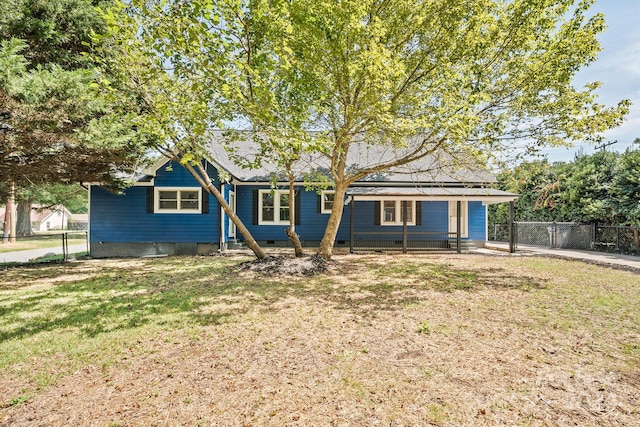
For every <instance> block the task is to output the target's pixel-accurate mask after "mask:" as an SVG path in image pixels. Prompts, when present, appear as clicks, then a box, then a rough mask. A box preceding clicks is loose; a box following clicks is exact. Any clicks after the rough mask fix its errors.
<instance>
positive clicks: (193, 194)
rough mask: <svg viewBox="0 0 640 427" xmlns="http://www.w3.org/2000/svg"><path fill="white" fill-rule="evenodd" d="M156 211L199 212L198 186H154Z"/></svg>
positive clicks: (199, 196) (199, 195)
mask: <svg viewBox="0 0 640 427" xmlns="http://www.w3.org/2000/svg"><path fill="white" fill-rule="evenodd" d="M155 190H156V197H155V199H156V205H155V212H156V213H200V206H201V193H202V191H201V190H200V189H199V188H156V189H155Z"/></svg>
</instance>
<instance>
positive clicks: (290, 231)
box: [284, 172, 304, 258]
mask: <svg viewBox="0 0 640 427" xmlns="http://www.w3.org/2000/svg"><path fill="white" fill-rule="evenodd" d="M294 182H295V177H294V176H293V174H292V173H291V172H289V228H287V229H286V230H285V231H284V232H285V233H286V234H287V236H288V237H289V240H291V243H292V244H293V249H294V252H295V255H296V258H299V257H302V256H304V250H303V249H302V243H300V236H298V233H296V213H295V212H296V210H295V206H296V205H295V200H294V197H295V193H296V189H295V185H294Z"/></svg>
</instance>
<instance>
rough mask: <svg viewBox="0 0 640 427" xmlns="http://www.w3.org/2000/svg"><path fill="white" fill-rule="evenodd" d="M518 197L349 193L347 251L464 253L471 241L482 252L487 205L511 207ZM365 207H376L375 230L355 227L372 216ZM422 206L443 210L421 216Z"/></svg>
mask: <svg viewBox="0 0 640 427" xmlns="http://www.w3.org/2000/svg"><path fill="white" fill-rule="evenodd" d="M516 197H517V195H515V194H511V193H507V192H504V191H500V190H495V189H492V188H474V187H463V186H460V187H415V186H414V187H353V188H350V189H349V190H348V191H347V199H346V201H345V205H348V206H349V239H348V242H349V250H350V252H351V253H353V252H356V251H401V252H402V253H407V252H410V251H416V252H417V251H423V252H424V251H429V252H455V253H462V252H463V251H466V250H467V249H470V248H473V247H475V246H476V244H475V241H479V242H481V244H480V246H483V245H484V242H485V241H486V240H487V205H489V204H492V203H504V202H509V203H510V204H512V203H513V201H514V200H515V198H516ZM363 202H369V203H368V204H369V205H370V204H371V203H373V204H374V205H373V206H374V209H373V210H374V212H373V218H374V224H375V227H364V228H363V227H362V226H361V225H360V224H359V219H361V218H362V217H367V216H368V215H369V212H370V211H371V206H366V205H367V203H363ZM425 202H440V203H425ZM443 202H444V203H443ZM473 202H475V203H473ZM423 205H424V206H431V205H434V206H435V205H438V206H440V207H442V206H445V208H444V210H443V209H442V208H440V209H439V210H438V211H436V212H431V211H426V212H424V214H423V209H425V208H423ZM367 222H369V221H367Z"/></svg>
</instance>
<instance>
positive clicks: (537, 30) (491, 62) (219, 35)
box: [114, 0, 629, 258]
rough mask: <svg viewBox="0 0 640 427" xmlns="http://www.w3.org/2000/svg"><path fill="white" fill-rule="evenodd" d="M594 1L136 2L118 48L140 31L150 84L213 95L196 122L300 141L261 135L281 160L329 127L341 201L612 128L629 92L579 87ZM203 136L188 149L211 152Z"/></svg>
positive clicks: (325, 145)
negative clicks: (393, 179)
mask: <svg viewBox="0 0 640 427" xmlns="http://www.w3.org/2000/svg"><path fill="white" fill-rule="evenodd" d="M592 3H593V1H592V0H587V1H581V2H576V1H575V0H545V1H530V0H513V1H501V0H480V1H478V0H432V1H418V0H364V1H363V0H346V1H340V2H320V1H317V0H290V1H284V0H246V1H227V0H219V1H214V0H193V1H190V2H181V1H171V0H164V1H162V0H153V1H152V0H149V1H144V0H139V1H132V2H127V5H126V6H125V7H123V10H125V12H126V13H127V16H128V17H131V18H132V19H133V20H134V21H135V23H136V24H137V27H136V30H135V31H131V30H129V32H128V33H127V34H128V36H130V38H129V40H130V41H129V42H126V41H121V43H124V44H126V43H133V41H132V40H135V41H136V42H137V43H138V44H137V45H136V47H137V48H138V49H139V51H140V52H141V56H143V57H145V58H153V59H152V62H153V63H154V64H155V65H156V67H155V68H154V71H153V73H149V74H148V79H147V80H141V81H140V86H141V87H142V86H144V85H145V84H148V83H149V81H150V80H153V79H157V78H158V76H160V74H161V73H160V72H164V73H165V74H169V75H170V76H171V78H172V79H176V80H177V81H179V82H180V84H181V85H187V86H189V87H191V88H194V87H195V88H197V90H199V91H201V92H203V93H206V94H207V95H208V96H207V98H206V100H203V102H202V103H200V104H199V105H200V107H201V108H209V109H210V110H211V111H212V112H213V113H212V116H210V117H209V118H208V119H207V118H202V117H200V118H198V120H199V122H198V126H200V127H206V126H208V125H210V124H212V123H215V124H228V123H229V122H228V120H229V119H235V122H234V123H238V122H239V121H240V120H241V119H244V120H245V122H247V123H249V124H250V125H251V126H252V128H253V129H255V130H261V131H265V130H266V132H267V136H268V135H269V133H274V134H276V135H278V132H280V133H281V134H285V135H294V138H293V139H292V140H291V142H290V143H288V142H287V140H286V139H285V138H280V139H279V141H284V145H282V144H280V143H279V144H276V145H274V146H269V145H266V146H264V145H263V148H265V149H266V151H270V155H271V156H275V157H276V158H280V156H281V155H282V153H284V155H282V159H284V160H285V162H279V163H280V164H284V165H286V160H287V159H288V158H291V157H290V154H291V153H294V155H295V152H296V151H295V149H294V150H287V148H288V146H295V144H297V143H298V138H297V137H295V135H299V134H300V131H305V130H310V129H314V130H317V131H319V133H317V134H316V136H315V140H314V143H313V144H311V148H310V149H311V150H313V151H314V152H316V153H317V154H320V155H323V156H325V157H326V159H327V164H328V165H329V174H330V178H331V180H332V185H333V187H334V188H335V197H336V200H343V199H344V197H345V193H346V190H347V188H348V186H349V185H351V184H352V183H354V182H355V181H357V180H359V179H362V178H364V177H365V176H367V175H369V174H372V173H376V172H381V171H384V170H388V169H390V168H393V167H396V166H401V165H403V164H407V163H410V162H413V161H415V160H418V159H421V158H423V157H425V156H428V155H431V154H435V153H440V154H441V156H440V159H441V160H442V159H447V161H448V162H449V166H453V167H468V166H470V165H477V164H483V163H485V162H488V161H490V160H491V159H492V158H493V157H495V156H496V155H503V154H504V153H505V152H507V153H508V152H509V151H510V150H511V149H513V148H514V141H518V144H522V143H524V144H525V145H527V146H528V148H530V149H532V150H535V149H537V148H539V147H542V146H545V145H561V144H567V143H569V142H570V141H572V140H576V139H597V138H598V135H599V134H600V133H601V132H602V131H604V130H606V129H609V128H611V127H614V126H616V125H618V124H619V123H620V122H621V120H622V118H623V117H624V115H625V114H626V112H627V110H628V105H629V102H628V101H621V102H620V103H619V104H618V105H617V106H616V107H606V106H603V105H600V104H598V103H597V102H596V91H597V88H598V86H599V84H598V83H592V84H589V85H587V86H585V87H583V88H576V87H575V86H574V85H573V83H572V80H573V77H574V76H575V73H576V72H577V71H578V70H579V69H580V68H582V67H584V66H586V65H588V64H590V63H591V62H593V61H594V60H595V59H596V56H597V53H598V52H599V50H600V45H599V43H598V41H597V38H596V37H597V35H598V33H600V32H601V31H602V30H603V29H604V28H605V26H604V18H603V16H602V15H600V14H596V15H594V16H592V17H590V18H589V17H588V10H589V7H590V6H591V5H592ZM114 22H116V24H117V23H118V21H117V20H115V19H114ZM119 22H120V23H121V24H119V25H120V28H121V29H122V28H123V27H124V26H126V25H129V23H130V22H131V21H126V20H123V19H120V21H119ZM129 45H130V44H129ZM162 78H166V77H162ZM188 81H191V83H187V82H188ZM180 87H181V88H182V86H180ZM165 93H166V91H165ZM287 93H290V94H292V96H281V94H287ZM292 98H293V99H294V100H295V102H292ZM179 99H180V97H177V98H176V102H179V101H178V100H179ZM200 99H203V98H200ZM291 106H295V109H292V108H290V107H291ZM221 108H222V112H223V113H224V114H220V113H221ZM292 111H294V112H295V115H294V116H293V117H295V120H290V119H289V116H288V114H289V113H291V112H292ZM225 114H226V115H225ZM186 117H188V119H187V120H191V118H192V117H193V115H190V116H186ZM221 117H222V118H223V120H218V119H220V118H221ZM224 119H227V121H226V122H225V121H224ZM278 129H279V131H278ZM187 134H189V132H187ZM190 135H191V136H192V135H193V133H190ZM204 135H205V134H204V133H202V134H200V135H198V137H197V138H191V139H190V141H191V143H192V144H193V145H194V146H195V147H196V148H198V149H201V148H204V147H205V146H206V144H207V143H208V141H205V140H203V139H202V138H201V136H204ZM180 140H181V141H184V140H186V139H185V138H181V139H180ZM362 143H365V144H372V145H380V146H386V147H388V150H389V151H391V152H394V153H395V156H393V157H392V158H388V157H387V158H385V159H384V160H381V161H379V162H375V161H374V162H372V163H369V164H364V165H359V167H356V168H353V167H352V165H350V164H349V162H348V157H349V154H350V153H352V152H353V151H354V150H357V149H359V147H361V146H362ZM194 151H196V152H197V151H198V150H194ZM343 209H344V205H343V204H342V203H334V205H333V209H332V213H331V215H330V217H329V220H328V224H327V227H326V231H325V235H324V237H323V239H322V241H321V244H320V247H319V250H318V254H319V255H320V256H322V257H325V258H328V257H330V256H331V254H332V249H333V244H334V241H335V237H336V233H337V230H338V227H339V225H340V219H341V217H342V212H343Z"/></svg>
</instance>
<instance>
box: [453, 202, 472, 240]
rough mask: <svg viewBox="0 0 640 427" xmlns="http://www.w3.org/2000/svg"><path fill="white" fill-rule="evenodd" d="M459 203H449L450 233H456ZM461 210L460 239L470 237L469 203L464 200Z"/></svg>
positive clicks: (461, 203)
mask: <svg viewBox="0 0 640 427" xmlns="http://www.w3.org/2000/svg"><path fill="white" fill-rule="evenodd" d="M457 204H458V202H457V201H449V215H448V218H449V233H455V232H456V225H457V219H456V207H457ZM460 206H461V210H462V212H461V213H460V225H461V227H462V230H461V231H460V237H469V202H467V201H466V200H463V201H461V202H460Z"/></svg>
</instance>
